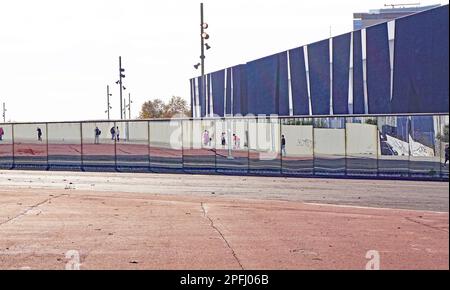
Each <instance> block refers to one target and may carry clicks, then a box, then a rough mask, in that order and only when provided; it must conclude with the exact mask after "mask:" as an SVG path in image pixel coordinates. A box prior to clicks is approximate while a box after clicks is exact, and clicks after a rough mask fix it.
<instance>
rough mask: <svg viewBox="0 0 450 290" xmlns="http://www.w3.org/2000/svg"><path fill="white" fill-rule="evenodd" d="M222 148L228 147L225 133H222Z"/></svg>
mask: <svg viewBox="0 0 450 290" xmlns="http://www.w3.org/2000/svg"><path fill="white" fill-rule="evenodd" d="M221 143H222V147H224V148H225V146H226V145H227V139H226V138H225V132H222V138H221Z"/></svg>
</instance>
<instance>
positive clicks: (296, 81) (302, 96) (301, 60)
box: [289, 47, 309, 116]
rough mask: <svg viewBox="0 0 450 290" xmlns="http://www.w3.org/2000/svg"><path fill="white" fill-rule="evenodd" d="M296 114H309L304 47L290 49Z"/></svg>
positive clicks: (293, 100) (293, 99)
mask: <svg viewBox="0 0 450 290" xmlns="http://www.w3.org/2000/svg"><path fill="white" fill-rule="evenodd" d="M289 61H290V67H291V82H292V102H293V106H294V115H296V116H307V115H309V99H308V83H307V79H306V67H305V54H304V51H303V47H299V48H296V49H293V50H290V51H289Z"/></svg>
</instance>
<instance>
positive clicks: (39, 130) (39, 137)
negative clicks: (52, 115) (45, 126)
mask: <svg viewBox="0 0 450 290" xmlns="http://www.w3.org/2000/svg"><path fill="white" fill-rule="evenodd" d="M36 131H37V136H38V141H42V130H41V128H39V127H38V128H37V130H36Z"/></svg>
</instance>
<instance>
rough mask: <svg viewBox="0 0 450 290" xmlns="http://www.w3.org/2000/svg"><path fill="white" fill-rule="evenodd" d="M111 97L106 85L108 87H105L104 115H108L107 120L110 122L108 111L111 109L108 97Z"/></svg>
mask: <svg viewBox="0 0 450 290" xmlns="http://www.w3.org/2000/svg"><path fill="white" fill-rule="evenodd" d="M111 96H112V94H110V93H109V85H108V86H106V106H107V108H106V112H105V113H108V120H110V114H109V110H110V109H112V107H111V102H110V100H109V97H111Z"/></svg>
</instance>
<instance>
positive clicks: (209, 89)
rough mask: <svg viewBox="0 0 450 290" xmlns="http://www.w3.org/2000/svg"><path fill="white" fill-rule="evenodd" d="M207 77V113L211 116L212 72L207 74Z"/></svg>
mask: <svg viewBox="0 0 450 290" xmlns="http://www.w3.org/2000/svg"><path fill="white" fill-rule="evenodd" d="M206 78H207V80H208V82H207V84H208V86H207V90H206V114H207V116H209V115H210V114H211V105H210V104H211V97H212V96H211V79H212V77H211V74H209V75H206Z"/></svg>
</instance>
